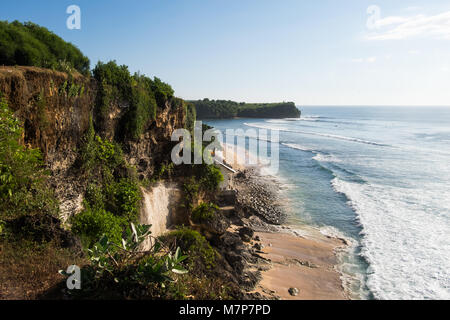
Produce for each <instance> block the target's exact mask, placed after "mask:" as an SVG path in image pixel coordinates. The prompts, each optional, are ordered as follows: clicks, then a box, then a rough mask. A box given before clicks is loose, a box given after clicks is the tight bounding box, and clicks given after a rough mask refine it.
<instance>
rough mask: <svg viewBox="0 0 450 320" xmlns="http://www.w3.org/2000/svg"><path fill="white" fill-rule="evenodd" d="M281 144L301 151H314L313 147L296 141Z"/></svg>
mask: <svg viewBox="0 0 450 320" xmlns="http://www.w3.org/2000/svg"><path fill="white" fill-rule="evenodd" d="M282 145H283V146H286V147H288V148H292V149H297V150H301V151H310V152H314V153H315V150H314V149H312V148H309V147H306V146H302V145H300V144H296V143H282Z"/></svg>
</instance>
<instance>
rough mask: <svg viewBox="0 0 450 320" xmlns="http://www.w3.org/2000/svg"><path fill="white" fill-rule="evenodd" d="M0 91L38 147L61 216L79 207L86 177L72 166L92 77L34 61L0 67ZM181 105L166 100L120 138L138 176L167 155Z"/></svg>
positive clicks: (118, 112)
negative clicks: (138, 131) (139, 131)
mask: <svg viewBox="0 0 450 320" xmlns="http://www.w3.org/2000/svg"><path fill="white" fill-rule="evenodd" d="M0 92H1V94H2V95H3V98H5V99H6V101H7V103H8V105H9V106H10V108H11V109H12V110H14V112H15V114H16V116H17V117H18V118H19V119H20V120H21V121H22V122H23V123H24V129H25V130H24V136H23V143H24V144H25V145H27V146H29V147H32V148H39V149H41V151H42V153H43V156H44V160H45V163H46V165H47V166H48V168H49V169H50V170H51V182H52V185H53V187H54V188H55V191H56V194H57V196H58V198H59V200H60V202H61V214H62V217H63V218H67V217H68V216H69V215H71V214H74V213H75V212H77V211H79V210H80V209H81V203H82V199H83V196H82V195H83V193H84V190H85V188H86V186H85V182H84V181H82V179H81V178H80V177H77V172H76V171H74V170H72V168H73V165H74V163H75V161H76V159H77V156H78V151H77V150H79V148H80V147H81V145H82V141H83V137H84V135H85V133H86V132H87V130H88V128H89V123H90V119H91V118H92V119H94V121H95V119H96V117H95V116H93V112H94V105H95V101H96V98H97V94H98V92H97V84H96V81H95V80H94V79H92V78H87V77H84V76H82V75H80V74H75V75H72V76H68V75H67V74H66V73H62V72H57V71H52V70H48V69H42V68H36V67H0ZM111 104H112V105H111V106H110V107H109V108H108V110H109V113H108V115H107V117H106V123H103V124H99V123H95V126H96V127H102V128H106V129H105V130H103V131H102V132H101V135H102V136H103V137H106V138H109V139H112V137H114V136H115V134H116V132H117V126H118V125H119V122H120V121H119V120H120V118H121V117H122V115H123V114H124V112H125V111H126V109H127V103H126V102H123V103H120V104H119V103H116V102H111ZM185 117H186V115H185V110H184V108H183V107H182V106H181V107H180V106H179V105H177V104H175V103H172V102H171V101H166V103H165V106H164V108H159V109H158V112H157V116H156V119H155V120H153V121H152V122H151V123H149V125H148V128H147V130H145V132H144V134H143V135H142V136H141V137H140V138H139V139H135V140H123V141H120V143H121V145H122V149H123V151H124V156H125V159H126V160H127V162H128V163H129V164H131V165H134V166H136V169H137V171H138V175H139V176H140V177H141V178H146V177H149V176H150V175H151V174H152V173H153V170H154V168H155V166H156V165H158V164H159V163H160V162H162V161H164V160H167V159H169V160H170V150H171V146H172V142H171V141H170V136H171V134H172V131H173V130H174V129H176V128H183V127H184V124H185Z"/></svg>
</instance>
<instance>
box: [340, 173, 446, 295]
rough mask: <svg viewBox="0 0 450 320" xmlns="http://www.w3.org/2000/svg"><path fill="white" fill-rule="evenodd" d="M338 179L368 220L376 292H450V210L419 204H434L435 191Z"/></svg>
mask: <svg viewBox="0 0 450 320" xmlns="http://www.w3.org/2000/svg"><path fill="white" fill-rule="evenodd" d="M332 185H333V187H334V189H335V190H336V191H337V192H339V193H342V194H345V195H346V197H347V198H348V199H349V204H350V205H351V206H352V207H353V208H354V210H355V212H356V213H357V215H358V218H359V221H360V223H361V225H362V228H363V231H362V246H363V247H362V252H361V254H362V255H363V257H364V258H365V259H366V260H367V261H368V262H369V264H370V267H369V270H368V280H367V286H368V287H369V289H370V290H371V292H372V293H373V294H374V296H375V297H376V298H379V299H449V298H450V261H449V259H448V256H447V254H448V252H450V242H449V241H448V235H449V234H450V228H449V227H448V226H449V222H448V217H449V215H448V212H447V214H446V215H434V214H432V212H431V211H433V209H432V208H429V209H430V212H427V210H426V209H425V208H424V207H422V206H420V205H418V204H420V203H422V202H424V203H427V204H433V202H434V200H433V193H426V192H425V193H424V192H418V193H416V192H415V190H410V189H401V188H394V187H388V186H386V185H374V184H359V183H353V182H347V181H343V180H340V179H339V178H335V179H334V180H333V181H332ZM424 209H425V210H424Z"/></svg>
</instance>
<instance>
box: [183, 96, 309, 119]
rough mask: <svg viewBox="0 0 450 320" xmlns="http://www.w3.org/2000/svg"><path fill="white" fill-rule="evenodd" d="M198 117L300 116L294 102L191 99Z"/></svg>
mask: <svg viewBox="0 0 450 320" xmlns="http://www.w3.org/2000/svg"><path fill="white" fill-rule="evenodd" d="M189 102H190V103H192V104H193V105H194V106H195V109H196V111H197V119H230V118H300V114H301V112H300V110H299V109H298V108H297V107H296V106H295V103H294V102H279V103H245V102H235V101H230V100H209V99H203V100H195V101H193V100H191V101H189Z"/></svg>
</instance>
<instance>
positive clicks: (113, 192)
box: [107, 178, 142, 222]
mask: <svg viewBox="0 0 450 320" xmlns="http://www.w3.org/2000/svg"><path fill="white" fill-rule="evenodd" d="M107 190H108V191H109V192H108V193H109V196H110V199H109V200H110V201H108V202H107V204H110V208H111V211H112V212H114V214H115V215H116V216H120V217H123V218H125V219H126V221H128V222H136V221H137V218H138V214H139V207H140V202H141V199H142V195H141V191H140V189H139V185H138V183H137V182H136V181H133V180H132V179H126V178H123V179H121V180H120V181H119V182H116V183H114V184H112V185H111V186H110V187H109V188H108V187H107Z"/></svg>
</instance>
